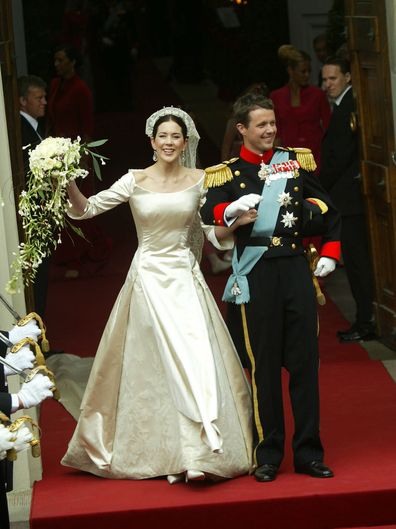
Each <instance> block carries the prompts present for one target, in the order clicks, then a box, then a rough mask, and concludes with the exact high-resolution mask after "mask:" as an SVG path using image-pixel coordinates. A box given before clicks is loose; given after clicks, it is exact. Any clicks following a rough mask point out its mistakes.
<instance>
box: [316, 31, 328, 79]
mask: <svg viewBox="0 0 396 529" xmlns="http://www.w3.org/2000/svg"><path fill="white" fill-rule="evenodd" d="M312 45H313V49H314V51H315V55H316V57H317V59H318V61H319V62H320V66H321V67H322V65H323V64H324V62H325V60H326V59H327V57H328V56H329V55H330V53H329V49H328V46H327V37H326V33H320V34H319V35H316V37H315V38H314V39H313V41H312ZM318 86H319V88H322V89H324V87H323V79H322V68H321V69H320V70H319V75H318Z"/></svg>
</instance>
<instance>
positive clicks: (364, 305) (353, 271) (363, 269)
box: [341, 215, 373, 330]
mask: <svg viewBox="0 0 396 529" xmlns="http://www.w3.org/2000/svg"><path fill="white" fill-rule="evenodd" d="M341 249H342V256H343V259H344V265H345V271H346V274H347V277H348V281H349V285H350V287H351V291H352V296H353V299H354V300H355V303H356V316H355V323H356V326H357V327H358V328H362V329H363V330H364V328H365V327H367V326H370V325H372V318H373V277H372V268H371V257H370V252H369V247H368V234H367V227H366V219H365V216H364V215H351V216H343V217H342V227H341Z"/></svg>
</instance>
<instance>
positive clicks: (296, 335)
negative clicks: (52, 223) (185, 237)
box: [201, 94, 340, 482]
mask: <svg viewBox="0 0 396 529" xmlns="http://www.w3.org/2000/svg"><path fill="white" fill-rule="evenodd" d="M234 118H235V121H236V123H237V125H236V126H237V129H238V131H239V133H240V134H241V135H242V138H243V146H242V148H241V152H240V157H239V158H234V159H232V160H230V161H227V162H224V163H222V164H219V165H216V166H214V167H210V168H208V169H206V183H207V187H208V188H209V189H208V194H207V201H206V203H205V205H204V206H203V208H202V210H201V215H202V218H203V220H204V222H205V223H206V224H217V225H230V224H231V223H232V222H234V220H235V219H236V218H237V217H238V216H239V215H241V214H242V213H244V212H245V211H248V210H249V209H257V210H258V219H257V221H256V222H255V223H254V225H252V224H249V225H246V226H241V227H240V228H238V229H237V230H236V231H235V234H236V248H235V250H234V257H233V273H232V275H231V277H230V279H229V281H228V283H227V286H226V289H225V292H224V297H223V300H225V301H229V302H230V304H229V310H228V317H227V324H228V326H229V330H230V332H231V335H232V337H233V339H234V342H235V344H236V346H237V348H238V350H239V353H240V356H241V359H242V361H244V360H246V364H247V367H248V368H249V371H250V375H251V380H252V393H253V409H254V458H255V463H256V470H255V478H256V480H257V481H261V482H266V481H272V480H274V479H275V478H276V477H277V473H278V469H279V467H280V464H281V462H282V459H283V456H284V438H285V429H284V416H283V402H282V383H281V370H282V367H285V368H286V369H287V371H288V372H289V375H290V383H289V392H290V398H291V403H292V409H293V415H294V421H295V432H294V437H293V452H294V468H295V471H296V472H297V473H303V474H308V475H310V476H312V477H317V478H328V477H332V476H333V472H332V471H331V469H330V468H329V467H328V466H326V465H325V464H324V462H323V459H324V451H323V447H322V443H321V440H320V435H319V388H318V367H319V354H318V340H317V330H318V323H317V309H316V300H315V293H314V288H313V284H312V276H311V271H310V269H309V265H308V262H307V260H306V258H305V255H304V248H303V244H302V240H303V237H304V236H305V235H315V234H320V235H322V240H323V245H322V248H321V257H320V259H319V260H318V263H317V265H316V268H315V272H314V273H315V275H316V276H319V277H324V276H326V275H327V274H329V273H330V272H332V271H333V270H334V269H335V266H336V262H337V260H338V258H339V254H340V243H339V231H340V218H339V215H338V213H337V212H336V210H335V209H334V207H333V205H332V204H331V201H330V199H329V197H328V195H327V194H326V193H325V191H324V190H323V188H322V187H321V185H320V184H319V182H318V179H317V178H316V177H315V176H314V174H313V171H314V170H315V168H316V165H315V161H314V159H313V156H312V154H311V152H310V151H309V150H308V149H301V148H300V149H291V148H287V149H282V148H274V147H273V143H274V139H275V136H276V123H275V114H274V109H273V103H272V101H271V100H270V99H268V98H265V97H263V96H261V95H257V94H246V95H244V96H241V97H240V98H239V99H238V100H237V101H236V102H235V104H234Z"/></svg>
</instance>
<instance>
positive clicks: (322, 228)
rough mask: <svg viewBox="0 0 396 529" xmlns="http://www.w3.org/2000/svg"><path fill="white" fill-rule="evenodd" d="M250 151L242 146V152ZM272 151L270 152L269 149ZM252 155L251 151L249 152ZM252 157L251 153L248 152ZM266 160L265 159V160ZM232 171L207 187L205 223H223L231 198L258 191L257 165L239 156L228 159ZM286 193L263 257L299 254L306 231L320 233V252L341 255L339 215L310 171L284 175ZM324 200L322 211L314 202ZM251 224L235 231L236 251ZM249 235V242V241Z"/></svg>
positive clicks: (260, 185)
mask: <svg viewBox="0 0 396 529" xmlns="http://www.w3.org/2000/svg"><path fill="white" fill-rule="evenodd" d="M246 153H250V151H247V149H245V148H244V147H242V150H241V155H242V156H243V155H245V156H246ZM268 154H269V155H271V154H272V153H268ZM289 154H290V155H289V158H290V159H296V153H295V152H294V151H290V153H289ZM250 155H253V157H254V156H257V155H254V153H250ZM250 159H252V156H250ZM266 163H268V161H267V160H266ZM227 165H228V167H229V169H231V171H232V175H233V178H232V180H231V181H227V182H225V183H224V184H223V185H220V186H218V187H211V188H210V189H209V190H208V194H207V197H206V202H205V204H204V206H203V207H202V209H201V215H202V219H203V221H204V222H205V223H206V224H217V225H224V222H223V216H224V210H225V208H226V207H227V205H228V204H229V203H230V202H233V201H234V200H237V199H238V198H240V197H241V196H243V195H247V194H249V193H257V194H259V195H261V193H262V190H263V185H264V182H263V181H262V180H260V178H259V177H258V171H259V169H260V165H258V164H257V163H251V162H250V161H247V160H246V159H243V158H242V157H240V158H237V159H234V160H233V161H231V162H229V163H228V162H227ZM284 192H285V193H289V194H290V197H291V203H290V205H288V206H287V207H284V206H281V207H280V208H279V213H278V218H277V221H276V226H275V230H274V233H273V237H276V238H278V239H279V240H275V241H274V242H275V244H274V243H271V244H270V246H269V249H268V251H267V252H266V253H265V254H264V258H266V259H269V258H272V257H281V256H293V255H298V254H302V253H303V251H304V248H303V245H302V239H303V237H305V236H307V235H322V241H323V245H322V249H321V252H320V253H321V255H323V256H327V257H332V258H334V259H339V255H340V243H339V236H340V216H339V214H338V212H337V210H336V209H335V207H334V206H333V204H332V202H331V200H330V198H329V196H328V194H327V193H326V192H325V191H324V189H323V187H322V186H321V184H320V182H319V180H318V178H317V177H316V176H315V175H314V174H313V173H311V172H308V171H306V170H304V169H301V168H300V169H299V170H298V175H297V176H296V177H295V178H290V179H287V182H286V187H285V190H284ZM307 199H319V201H322V202H324V203H325V204H326V205H327V207H328V211H327V213H325V214H324V215H322V214H321V207H320V206H318V205H316V203H314V202H315V200H313V201H310V200H307ZM286 211H287V212H288V213H289V214H290V213H292V214H293V217H295V220H294V221H293V223H292V224H293V225H292V226H290V227H288V226H287V225H285V223H284V222H282V220H284V215H285V213H286ZM252 228H253V224H248V225H246V226H241V227H240V228H237V229H236V231H235V235H236V243H237V248H238V254H240V252H241V250H242V249H243V247H244V246H245V245H247V243H248V241H249V237H250V233H251V231H252ZM251 241H252V239H250V242H249V245H251Z"/></svg>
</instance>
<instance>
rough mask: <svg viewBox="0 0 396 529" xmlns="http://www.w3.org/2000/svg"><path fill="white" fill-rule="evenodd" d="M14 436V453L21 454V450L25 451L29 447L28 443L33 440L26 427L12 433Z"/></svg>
mask: <svg viewBox="0 0 396 529" xmlns="http://www.w3.org/2000/svg"><path fill="white" fill-rule="evenodd" d="M15 435H16V439H15V443H14V448H15V451H16V452H22V450H26V449H27V448H29V447H30V445H29V443H30V441H31V440H32V439H33V434H32V432H31V431H30V430H29V428H28V427H27V426H21V428H18V430H17V431H16V432H14V436H15Z"/></svg>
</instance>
